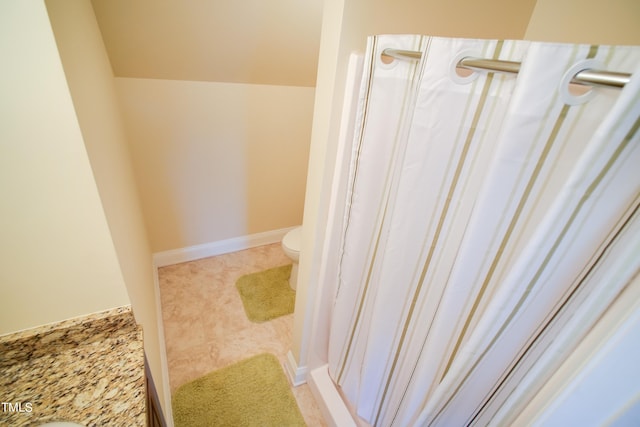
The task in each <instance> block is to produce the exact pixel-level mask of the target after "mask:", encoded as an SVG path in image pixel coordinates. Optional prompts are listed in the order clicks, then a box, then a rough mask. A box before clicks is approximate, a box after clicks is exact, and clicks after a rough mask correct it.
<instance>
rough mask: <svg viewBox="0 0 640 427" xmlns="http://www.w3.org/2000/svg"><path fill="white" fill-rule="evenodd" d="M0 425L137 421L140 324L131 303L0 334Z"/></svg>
mask: <svg viewBox="0 0 640 427" xmlns="http://www.w3.org/2000/svg"><path fill="white" fill-rule="evenodd" d="M0 401H1V402H2V403H0V426H11V427H13V426H38V425H40V424H42V423H45V422H51V421H73V422H76V423H79V424H82V425H85V426H88V427H90V426H107V425H108V426H112V425H113V426H132V427H133V426H141V427H142V426H144V425H145V422H146V407H145V402H146V400H145V373H144V350H143V346H142V329H141V328H140V327H139V326H138V325H137V324H136V322H135V320H134V318H133V313H132V312H131V308H130V307H120V308H116V309H113V310H108V311H105V312H101V313H96V314H91V315H89V316H85V317H82V318H77V319H72V320H66V321H63V322H59V323H55V324H51V325H46V326H42V327H39V328H35V329H30V330H27V331H21V332H16V333H13V334H8V335H3V336H0Z"/></svg>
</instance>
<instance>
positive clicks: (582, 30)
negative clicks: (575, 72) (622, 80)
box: [524, 0, 640, 45]
mask: <svg viewBox="0 0 640 427" xmlns="http://www.w3.org/2000/svg"><path fill="white" fill-rule="evenodd" d="M524 38H525V39H527V40H541V41H549V42H565V43H591V44H628V45H640V1H638V0H609V1H598V0H561V1H558V0H538V1H537V2H536V7H535V9H534V10H533V14H532V15H531V20H530V21H529V26H528V27H527V32H526V34H525V36H524Z"/></svg>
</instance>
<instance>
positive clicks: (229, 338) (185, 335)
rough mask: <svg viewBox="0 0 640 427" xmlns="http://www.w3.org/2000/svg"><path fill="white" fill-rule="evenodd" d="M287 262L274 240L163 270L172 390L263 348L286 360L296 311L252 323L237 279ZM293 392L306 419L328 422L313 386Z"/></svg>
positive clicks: (161, 279)
mask: <svg viewBox="0 0 640 427" xmlns="http://www.w3.org/2000/svg"><path fill="white" fill-rule="evenodd" d="M288 263H290V260H289V259H288V258H287V256H286V255H285V254H284V252H283V251H282V248H281V246H280V244H272V245H265V246H260V247H257V248H252V249H248V250H244V251H239V252H234V253H230V254H224V255H219V256H215V257H211V258H205V259H201V260H197V261H192V262H186V263H182V264H176V265H171V266H167V267H162V268H160V269H159V271H158V277H159V284H160V300H161V303H162V320H163V323H164V333H165V341H166V346H167V360H168V364H169V382H170V386H171V392H172V393H173V392H174V391H175V390H176V389H177V388H178V387H180V386H181V385H183V384H185V383H188V382H190V381H192V380H194V379H196V378H198V377H200V376H202V375H205V374H207V373H209V372H211V371H214V370H216V369H219V368H223V367H225V366H228V365H231V364H233V363H235V362H238V361H240V360H243V359H246V358H248V357H251V356H253V355H256V354H259V353H264V352H269V353H272V354H274V355H275V356H276V357H278V359H279V360H280V362H281V363H282V364H284V362H285V360H286V354H287V352H288V351H289V349H290V348H291V339H292V338H291V336H292V328H293V315H287V316H282V317H280V318H277V319H274V320H271V321H269V322H264V323H252V322H250V321H249V320H248V319H247V317H246V315H245V313H244V308H243V306H242V301H241V299H240V296H239V294H238V292H237V290H236V287H235V283H236V281H237V280H238V278H240V277H241V276H242V275H244V274H250V273H255V272H258V271H262V270H266V269H268V268H273V267H278V266H281V265H285V264H288ZM292 391H293V394H294V396H295V397H296V400H297V402H298V406H299V407H300V411H301V412H302V414H303V416H304V418H305V420H306V422H307V424H308V425H309V426H310V427H315V426H325V425H326V424H325V423H324V421H323V419H322V415H321V414H320V411H319V409H318V406H317V404H316V402H315V400H314V398H313V395H312V394H311V391H310V390H309V387H308V386H307V385H302V386H299V387H292Z"/></svg>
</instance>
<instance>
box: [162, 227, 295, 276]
mask: <svg viewBox="0 0 640 427" xmlns="http://www.w3.org/2000/svg"><path fill="white" fill-rule="evenodd" d="M294 228H296V227H288V228H281V229H279V230H272V231H265V232H263V233H255V234H249V235H247V236H240V237H234V238H231V239H226V240H218V241H215V242H210V243H203V244H201V245H195V246H188V247H186V248H179V249H172V250H169V251H163V252H156V253H154V254H153V264H154V265H155V266H156V267H165V266H167V265H173V264H179V263H181V262H188V261H195V260H197V259H201V258H207V257H210V256H216V255H221V254H226V253H229V252H236V251H241V250H244V249H249V248H254V247H256V246H262V245H269V244H271V243H277V242H280V241H281V240H282V238H283V237H284V235H285V234H287V232H288V231H290V230H292V229H294Z"/></svg>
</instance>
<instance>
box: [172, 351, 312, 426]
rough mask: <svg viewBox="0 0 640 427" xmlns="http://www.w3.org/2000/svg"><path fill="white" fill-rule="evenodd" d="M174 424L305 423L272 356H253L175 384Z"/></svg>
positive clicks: (274, 424)
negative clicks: (176, 387)
mask: <svg viewBox="0 0 640 427" xmlns="http://www.w3.org/2000/svg"><path fill="white" fill-rule="evenodd" d="M172 407H173V420H174V422H175V426H176V427H200V426H229V427H243V426H247V427H249V426H252V427H253V426H273V427H282V426H291V427H293V426H305V425H306V424H305V422H304V418H303V417H302V414H301V413H300V409H299V408H298V405H297V403H296V399H295V397H294V396H293V393H291V390H290V388H289V382H288V381H287V378H286V377H285V373H284V371H283V370H282V367H281V366H280V362H279V361H278V359H277V358H276V357H275V356H274V355H272V354H268V353H264V354H259V355H257V356H254V357H251V358H249V359H246V360H243V361H241V362H238V363H236V364H234V365H231V366H228V367H226V368H222V369H220V370H217V371H214V372H212V373H210V374H207V375H205V376H203V377H201V378H198V379H196V380H194V381H192V382H190V383H187V384H185V385H183V386H182V387H180V388H178V390H176V392H175V393H174V395H173V398H172Z"/></svg>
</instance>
